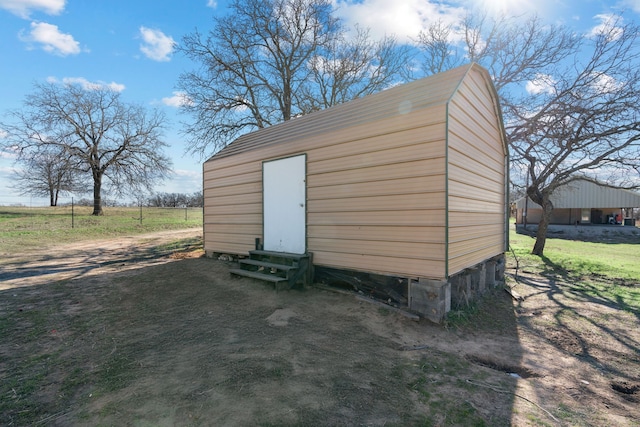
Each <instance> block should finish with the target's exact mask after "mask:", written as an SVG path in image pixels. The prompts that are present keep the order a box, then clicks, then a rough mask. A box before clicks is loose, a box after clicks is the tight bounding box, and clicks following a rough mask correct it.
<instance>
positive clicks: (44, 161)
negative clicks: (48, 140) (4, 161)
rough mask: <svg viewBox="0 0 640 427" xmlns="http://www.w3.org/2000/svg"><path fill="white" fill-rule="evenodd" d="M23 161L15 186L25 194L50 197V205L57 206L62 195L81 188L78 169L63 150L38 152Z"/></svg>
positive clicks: (16, 176) (17, 173)
mask: <svg viewBox="0 0 640 427" xmlns="http://www.w3.org/2000/svg"><path fill="white" fill-rule="evenodd" d="M22 163H23V168H22V169H19V170H17V171H16V172H15V182H14V185H13V186H14V187H15V188H17V189H18V190H20V192H21V194H23V195H25V194H30V195H32V196H43V197H48V198H49V204H50V206H57V205H58V197H59V196H60V195H62V194H65V193H67V192H72V191H77V190H78V189H79V188H80V185H79V179H78V175H77V172H78V171H77V170H75V168H74V165H73V162H71V161H70V159H69V158H68V156H66V155H64V153H62V152H52V151H50V150H45V151H41V152H37V153H36V154H34V155H33V156H31V157H29V158H26V159H23V161H22Z"/></svg>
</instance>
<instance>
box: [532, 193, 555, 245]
mask: <svg viewBox="0 0 640 427" xmlns="http://www.w3.org/2000/svg"><path fill="white" fill-rule="evenodd" d="M540 206H541V207H542V216H541V217H540V222H539V223H538V232H537V233H536V243H535V244H534V245H533V250H532V251H531V253H532V254H533V255H538V256H543V255H544V245H545V244H546V243H547V229H548V228H549V221H550V220H551V212H552V211H553V204H552V203H551V200H549V196H548V195H546V194H545V195H543V196H542V203H540Z"/></svg>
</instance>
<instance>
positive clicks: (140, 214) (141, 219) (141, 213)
mask: <svg viewBox="0 0 640 427" xmlns="http://www.w3.org/2000/svg"><path fill="white" fill-rule="evenodd" d="M140 225H142V202H140Z"/></svg>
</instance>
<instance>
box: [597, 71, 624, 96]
mask: <svg viewBox="0 0 640 427" xmlns="http://www.w3.org/2000/svg"><path fill="white" fill-rule="evenodd" d="M593 77H594V79H593V82H592V83H591V87H592V88H593V89H594V90H595V91H596V92H597V93H600V94H605V93H614V92H616V91H618V90H620V89H621V88H622V86H623V85H622V83H620V82H618V81H617V80H616V79H615V78H613V77H611V76H610V75H608V74H605V73H596V74H594V75H593Z"/></svg>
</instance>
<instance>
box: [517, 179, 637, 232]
mask: <svg viewBox="0 0 640 427" xmlns="http://www.w3.org/2000/svg"><path fill="white" fill-rule="evenodd" d="M551 202H552V203H553V212H552V214H551V221H550V224H578V223H579V224H611V223H620V224H626V225H634V224H635V223H634V220H633V218H632V212H633V209H637V208H640V193H637V192H634V191H630V190H622V189H619V188H612V187H607V186H603V185H598V184H596V183H594V182H591V181H587V180H583V179H581V180H577V181H573V182H571V183H570V184H567V185H565V186H563V187H560V188H558V190H556V191H555V192H554V193H553V195H552V196H551ZM516 211H517V214H516V222H517V223H518V224H523V223H524V220H525V215H526V222H527V224H537V223H538V222H540V218H541V216H542V208H541V207H540V205H538V204H536V203H534V202H533V201H531V199H529V200H528V202H527V201H526V198H525V197H522V198H521V199H519V200H518V201H516ZM525 212H526V214H525Z"/></svg>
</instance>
